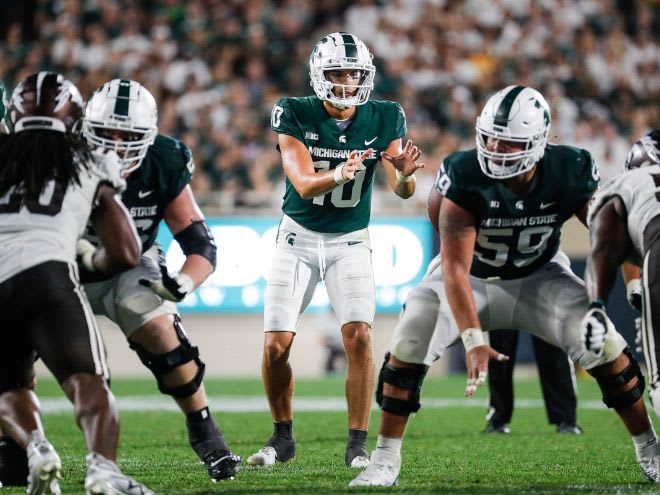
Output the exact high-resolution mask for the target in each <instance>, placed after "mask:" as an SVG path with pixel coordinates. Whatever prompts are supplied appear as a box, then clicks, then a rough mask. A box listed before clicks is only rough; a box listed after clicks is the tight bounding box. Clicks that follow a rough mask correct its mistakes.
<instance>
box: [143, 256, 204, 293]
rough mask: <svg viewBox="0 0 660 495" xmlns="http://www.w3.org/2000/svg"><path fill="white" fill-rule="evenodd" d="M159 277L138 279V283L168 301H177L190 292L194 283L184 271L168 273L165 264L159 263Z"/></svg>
mask: <svg viewBox="0 0 660 495" xmlns="http://www.w3.org/2000/svg"><path fill="white" fill-rule="evenodd" d="M160 275H161V278H159V279H157V280H147V279H144V278H141V279H140V281H139V282H140V285H144V286H145V287H149V288H151V290H153V291H154V292H155V293H156V294H158V295H159V296H160V297H162V298H163V299H167V300H168V301H174V302H179V301H183V299H184V298H185V297H186V296H187V295H188V294H190V292H192V290H193V288H194V285H195V284H194V283H193V280H192V278H190V277H189V276H188V275H186V274H185V273H178V274H176V275H170V273H169V272H168V271H167V266H165V264H164V263H161V264H160Z"/></svg>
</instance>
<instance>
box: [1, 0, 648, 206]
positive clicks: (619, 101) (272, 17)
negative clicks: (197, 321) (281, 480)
mask: <svg viewBox="0 0 660 495" xmlns="http://www.w3.org/2000/svg"><path fill="white" fill-rule="evenodd" d="M5 3H6V2H5ZM332 31H348V32H351V33H353V34H356V35H357V36H358V37H360V38H362V40H363V41H364V42H365V43H366V44H367V46H368V47H369V48H370V49H371V51H372V52H373V54H374V56H375V64H376V67H377V74H376V87H375V91H374V93H373V94H372V98H378V99H392V100H395V101H398V102H400V103H401V104H402V105H403V106H404V108H405V111H406V115H407V118H408V129H409V135H410V137H412V138H413V139H414V140H415V141H416V143H417V144H418V145H419V146H420V147H421V148H422V150H423V151H424V154H425V158H424V161H425V163H426V164H427V167H426V169H425V170H424V171H422V172H419V173H418V174H417V175H418V191H419V194H417V195H416V199H415V200H413V201H407V202H400V201H397V200H396V198H395V197H394V195H393V194H376V195H375V196H374V198H375V199H374V201H375V204H374V210H375V211H376V212H378V211H383V212H386V211H387V209H388V208H389V207H392V206H394V205H396V206H397V207H398V208H399V210H397V211H401V210H400V207H401V203H407V205H405V207H406V208H407V211H409V212H416V211H421V210H423V209H424V208H425V204H426V191H428V189H429V188H430V187H431V184H432V181H433V178H434V176H435V172H436V170H437V168H438V166H439V164H440V163H441V161H442V159H443V157H444V156H446V155H447V154H448V153H450V152H452V151H454V150H456V149H458V148H459V147H472V146H474V123H475V119H476V116H477V114H478V112H479V111H480V109H481V106H482V105H483V103H484V102H485V100H486V99H487V97H488V95H489V94H491V93H492V92H493V91H495V90H497V89H500V88H502V87H504V86H506V85H509V84H524V85H529V86H532V87H534V88H536V89H538V90H540V91H541V92H542V93H543V94H544V95H546V98H547V99H548V101H549V103H550V104H551V107H552V110H553V125H552V130H551V141H555V142H559V143H562V144H571V145H576V146H580V147H584V148H586V149H588V150H589V151H591V152H592V154H593V156H594V157H595V159H596V161H597V163H598V164H599V166H600V168H601V174H602V175H603V176H604V177H605V178H607V177H611V176H613V175H615V174H616V173H618V171H619V169H620V167H621V164H622V163H623V160H624V159H625V155H626V152H627V150H628V148H629V145H630V143H631V142H632V141H633V140H634V139H636V138H637V137H639V136H640V135H642V134H643V133H644V132H645V131H646V130H648V129H649V128H651V127H657V126H658V123H659V122H660V118H659V117H660V115H659V113H660V46H659V43H658V40H660V6H659V5H658V2H657V1H655V0H461V1H456V0H383V1H377V0H353V1H348V0H279V1H277V0H275V1H273V0H185V1H184V0H160V1H155V0H54V1H53V0H26V1H25V2H9V6H7V7H6V8H5V9H4V11H3V14H2V19H0V79H1V80H3V81H4V82H5V84H6V85H7V86H8V87H9V88H12V87H13V85H14V84H15V83H16V82H17V81H19V80H20V79H22V78H23V77H24V76H26V75H27V74H29V73H32V72H35V71H38V70H45V69H48V70H56V71H60V72H63V73H64V74H66V75H67V77H69V78H71V79H73V80H74V81H75V82H76V83H77V84H78V85H79V87H80V89H81V91H82V92H83V96H85V97H88V96H89V95H90V94H91V92H92V91H93V90H94V89H95V88H96V87H98V86H99V85H101V84H102V83H103V82H105V81H107V80H109V79H112V78H115V77H122V78H131V79H136V80H138V81H140V82H141V83H143V84H144V85H145V86H147V87H148V88H149V89H150V90H151V91H152V92H153V94H154V96H155V97H156V99H157V101H158V102H159V111H160V116H159V126H160V131H161V133H164V134H170V135H173V136H175V137H177V138H179V139H181V140H183V141H184V142H185V143H186V144H187V145H188V146H190V147H191V148H192V150H193V153H194V156H195V160H196V164H197V172H196V174H195V178H194V182H193V187H194V190H195V192H196V195H197V198H198V200H199V202H200V204H202V205H203V206H204V207H205V208H206V210H207V211H209V212H215V213H225V214H226V213H230V212H236V211H239V212H240V211H242V210H243V209H251V210H252V209H254V208H266V211H269V212H271V213H274V212H276V211H277V209H278V208H279V206H280V203H281V198H282V193H283V186H284V184H283V182H284V180H283V171H282V166H281V162H280V158H279V154H278V152H277V151H276V149H275V144H276V138H275V135H274V133H272V132H270V130H269V121H270V110H271V108H272V106H273V104H274V103H275V102H276V101H277V99H278V98H279V97H281V96H306V95H309V94H312V93H313V91H312V89H311V87H310V86H309V77H308V65H307V62H308V57H309V54H310V52H311V50H312V48H313V46H314V44H315V43H316V41H317V40H318V39H319V38H321V37H322V36H323V35H325V34H327V33H329V32H332ZM384 179H385V178H384V174H377V181H378V187H379V188H383V187H385V180H384ZM390 202H392V203H390Z"/></svg>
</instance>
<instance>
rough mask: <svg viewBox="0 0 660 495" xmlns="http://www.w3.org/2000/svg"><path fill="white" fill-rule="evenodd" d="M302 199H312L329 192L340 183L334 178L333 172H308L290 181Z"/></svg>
mask: <svg viewBox="0 0 660 495" xmlns="http://www.w3.org/2000/svg"><path fill="white" fill-rule="evenodd" d="M291 182H292V183H293V186H294V187H295V188H296V191H298V194H300V197H301V198H302V199H313V198H316V197H318V196H323V195H324V194H327V193H329V192H330V191H332V190H333V189H334V188H335V187H338V186H339V185H340V184H338V183H337V181H336V180H335V175H334V172H333V171H332V170H331V171H330V172H323V173H316V174H310V175H308V176H305V177H300V178H298V179H297V180H295V181H291Z"/></svg>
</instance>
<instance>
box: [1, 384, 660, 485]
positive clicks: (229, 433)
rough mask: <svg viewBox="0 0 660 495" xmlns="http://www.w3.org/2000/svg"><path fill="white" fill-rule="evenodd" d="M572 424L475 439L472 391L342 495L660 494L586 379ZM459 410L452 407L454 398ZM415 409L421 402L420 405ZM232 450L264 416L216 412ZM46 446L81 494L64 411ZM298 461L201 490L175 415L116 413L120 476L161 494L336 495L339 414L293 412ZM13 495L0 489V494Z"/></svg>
mask: <svg viewBox="0 0 660 495" xmlns="http://www.w3.org/2000/svg"><path fill="white" fill-rule="evenodd" d="M464 383H465V382H464V378H463V377H456V378H447V379H429V380H428V381H427V383H426V384H425V387H424V391H423V399H424V398H428V399H434V398H436V399H437V398H448V399H461V398H462V394H463V389H464ZM343 386H344V385H343V380H342V379H339V378H338V379H323V380H299V381H298V382H297V389H296V397H297V398H300V399H302V398H304V397H337V398H341V397H342V396H343ZM578 386H579V390H580V399H582V401H583V403H584V404H585V405H588V404H591V407H589V408H580V409H579V411H578V421H579V423H580V424H581V425H582V426H583V428H584V430H585V433H584V435H582V436H568V435H557V434H556V433H554V429H553V427H551V426H550V425H548V424H547V422H546V417H545V411H544V409H543V408H542V407H538V406H539V403H538V401H535V402H533V403H532V404H531V407H525V408H518V409H517V410H516V412H515V415H514V419H513V422H512V424H511V429H512V434H511V435H510V436H501V435H497V436H493V435H486V434H484V433H482V430H483V428H484V426H485V420H484V414H485V400H486V397H487V390H485V389H483V390H480V391H479V392H478V394H477V399H478V401H481V403H483V405H484V406H483V407H480V406H481V404H480V403H479V402H477V403H476V404H475V402H474V401H467V402H465V404H471V405H472V407H461V406H459V407H428V408H424V407H422V410H421V411H420V413H419V414H418V415H417V416H416V417H415V418H413V420H412V421H411V424H410V427H409V430H408V433H407V436H406V440H405V442H404V447H403V469H402V473H401V481H400V484H399V486H397V487H394V488H391V489H387V490H374V489H363V490H351V493H353V492H355V493H361V492H368V493H385V492H396V493H400V492H404V493H457V494H467V493H470V494H472V493H474V494H492V493H512V494H513V493H536V494H542V493H548V494H558V493H580V494H582V493H610V494H615V493H617V494H628V493H660V490H658V491H656V490H655V489H654V487H653V485H651V484H649V483H647V482H645V481H644V478H643V476H642V474H641V472H640V470H639V468H638V466H637V463H636V461H635V457H634V450H633V446H632V442H631V441H630V438H629V437H628V435H627V433H626V432H625V430H624V428H623V426H622V424H621V423H620V422H619V420H618V419H617V417H616V416H615V414H614V413H613V412H611V411H608V410H606V409H604V408H599V407H594V405H595V403H594V402H593V401H594V400H595V399H598V398H599V392H598V390H597V386H596V385H595V382H594V381H593V380H591V379H581V380H579V381H578ZM113 390H114V391H115V394H116V395H117V396H118V397H122V396H140V395H153V396H154V397H155V398H158V397H159V394H158V392H157V390H156V388H155V386H154V384H153V383H152V381H150V380H116V381H115V382H114V383H113ZM207 391H208V394H209V396H211V397H213V398H214V400H220V402H221V403H222V397H223V396H225V397H226V396H233V397H234V398H235V397H237V396H238V397H240V396H259V397H262V396H263V392H262V387H261V382H260V381H259V380H208V381H207ZM38 393H39V395H40V397H42V398H44V399H45V400H44V404H45V403H46V402H48V398H54V397H60V396H61V393H60V392H59V391H58V389H57V386H56V384H54V383H53V382H51V381H47V380H42V381H41V382H40V383H39V385H38ZM516 397H517V398H518V399H540V397H541V394H540V389H539V385H538V382H537V381H536V380H535V379H524V380H517V382H516ZM461 400H462V399H461ZM423 402H424V400H422V403H423ZM379 416H380V414H379V412H378V411H377V410H375V411H374V413H373V415H372V424H371V428H370V438H369V448H370V449H371V448H373V446H374V444H375V439H376V431H377V425H378V420H379ZM216 417H217V418H218V420H219V421H220V423H221V425H222V427H223V430H224V432H225V436H226V438H227V439H228V441H229V443H230V445H231V447H232V449H233V450H234V451H235V452H236V453H238V454H240V455H242V456H243V457H244V458H246V457H247V456H248V455H249V454H251V453H252V452H254V451H256V450H258V449H259V448H260V447H262V446H263V442H264V441H265V440H266V439H267V438H268V437H269V436H270V434H271V430H272V426H271V422H270V415H269V414H268V413H267V412H266V411H262V412H249V413H236V412H232V413H226V412H220V413H216ZM44 421H45V425H46V430H47V434H48V437H49V439H50V440H51V442H52V443H53V444H54V445H55V447H56V448H57V450H58V452H59V453H60V455H61V457H62V460H63V463H64V467H63V476H64V479H63V481H62V483H61V486H62V491H63V493H65V494H66V493H72V494H79V493H83V480H84V475H85V465H84V456H85V448H84V443H83V439H82V435H81V434H80V433H79V431H78V430H77V428H76V427H75V425H74V421H73V417H72V414H71V413H70V412H66V413H57V414H46V415H45V418H44ZM295 432H296V436H297V438H298V455H297V457H296V459H294V460H293V461H291V462H288V463H286V464H278V465H276V466H274V467H272V468H260V469H257V468H250V467H248V466H244V467H243V470H242V471H241V472H240V473H239V476H238V477H237V478H236V480H234V481H229V482H222V483H218V484H213V483H211V482H210V481H209V480H208V478H207V476H206V473H205V471H204V469H203V466H202V465H200V464H199V463H198V462H197V459H196V457H195V456H194V454H193V452H192V451H191V450H190V448H189V447H188V443H187V438H186V430H185V425H184V421H183V417H182V415H181V414H179V413H174V412H159V411H156V412H154V411H146V412H139V411H123V412H121V450H120V460H119V465H120V467H121V468H122V470H123V471H124V472H125V473H127V474H130V475H132V476H134V477H135V478H137V479H139V480H140V481H142V482H144V483H145V484H147V485H148V486H149V487H151V488H152V489H154V490H156V491H157V492H159V493H162V494H208V493H267V494H276V493H282V494H285V493H299V494H303V493H346V492H348V489H347V484H348V482H349V481H350V480H351V479H352V478H353V477H354V476H355V474H356V473H357V471H356V470H349V469H347V468H345V467H344V465H343V457H344V447H345V442H346V414H345V412H339V411H330V412H329V411H325V412H299V413H296V415H295ZM18 493H25V492H24V489H17V488H11V489H10V488H5V489H2V490H0V494H2V495H4V494H7V495H10V494H18Z"/></svg>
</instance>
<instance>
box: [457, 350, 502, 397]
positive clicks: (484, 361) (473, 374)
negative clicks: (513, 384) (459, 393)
mask: <svg viewBox="0 0 660 495" xmlns="http://www.w3.org/2000/svg"><path fill="white" fill-rule="evenodd" d="M465 358H466V361H467V386H466V387H465V395H466V396H469V395H473V394H474V393H475V392H476V391H477V388H478V387H481V386H482V385H483V384H484V383H486V377H487V376H488V361H490V360H491V359H495V360H496V361H508V360H509V356H507V355H505V354H502V353H501V352H497V351H496V350H495V349H493V348H492V347H491V346H489V345H480V346H477V347H475V348H473V349H472V350H470V351H468V352H467V353H466V354H465Z"/></svg>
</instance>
